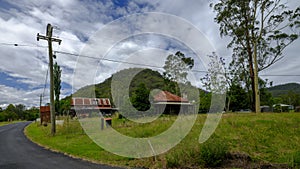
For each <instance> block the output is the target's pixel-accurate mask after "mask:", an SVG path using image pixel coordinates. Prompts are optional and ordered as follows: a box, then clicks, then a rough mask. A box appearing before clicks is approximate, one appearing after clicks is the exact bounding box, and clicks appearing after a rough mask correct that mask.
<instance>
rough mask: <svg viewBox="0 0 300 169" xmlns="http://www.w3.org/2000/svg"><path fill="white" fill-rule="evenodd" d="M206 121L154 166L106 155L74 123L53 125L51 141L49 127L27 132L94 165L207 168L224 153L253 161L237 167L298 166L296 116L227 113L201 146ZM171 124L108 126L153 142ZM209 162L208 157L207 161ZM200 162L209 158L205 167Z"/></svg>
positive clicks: (167, 119) (169, 120)
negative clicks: (152, 139) (201, 134)
mask: <svg viewBox="0 0 300 169" xmlns="http://www.w3.org/2000/svg"><path fill="white" fill-rule="evenodd" d="M206 117H207V116H206V115H201V114H200V115H198V118H197V121H196V123H195V125H194V127H193V128H192V130H191V131H190V132H189V134H188V135H187V136H186V137H185V138H183V140H182V141H181V142H180V143H179V144H178V145H176V146H175V147H174V148H172V149H171V150H170V151H168V152H166V153H164V154H162V155H159V156H157V157H156V159H157V160H156V161H154V160H153V158H143V159H128V158H123V157H119V156H116V155H114V154H111V153H109V152H106V151H105V150H103V149H102V148H100V147H98V146H97V145H96V144H95V143H94V142H93V141H92V140H91V139H90V138H89V137H88V136H87V135H85V134H84V132H83V130H82V128H81V126H80V124H79V122H78V121H76V120H70V121H69V123H64V125H63V126H57V134H56V135H55V136H54V137H53V136H51V134H50V126H47V127H44V126H39V125H37V124H36V123H32V124H31V125H29V126H28V128H26V133H27V134H28V135H29V137H30V138H31V139H32V140H34V141H35V142H38V143H40V144H41V145H46V146H47V147H50V148H51V149H55V150H58V151H62V152H65V153H67V154H71V155H74V156H77V157H80V158H85V159H89V160H92V161H97V162H101V163H106V164H117V165H123V166H125V165H128V166H129V167H132V168H136V167H138V168H167V167H168V168H201V167H204V166H205V165H207V166H208V164H209V165H210V166H214V165H216V164H214V163H215V162H214V161H211V162H210V160H211V159H212V158H215V159H217V161H219V159H223V157H224V156H223V155H224V152H230V153H231V152H233V153H237V154H238V153H240V154H246V155H247V156H250V157H251V159H253V160H252V161H251V162H250V163H251V164H248V165H247V166H243V167H241V166H239V167H237V168H245V167H249V165H252V164H253V163H256V162H257V163H256V164H254V165H253V166H256V165H257V164H258V165H259V164H260V163H262V162H263V163H264V162H265V163H271V164H278V163H280V164H289V165H290V166H296V164H297V165H299V160H298V159H299V153H297V151H299V150H300V144H299V142H298V140H299V139H300V127H298V126H299V120H300V116H299V113H280V114H277V113H262V114H252V113H247V114H236V113H234V114H227V113H226V114H224V115H223V117H222V120H221V122H220V124H219V126H218V128H217V129H216V131H215V134H214V135H213V136H212V137H211V138H210V139H209V140H208V141H207V142H205V143H203V144H199V142H198V138H199V133H200V132H201V130H202V128H203V124H204V121H205V119H206ZM175 120H176V116H166V115H164V116H162V117H159V118H158V119H157V120H155V121H153V122H152V123H148V124H147V123H144V124H141V123H134V122H132V121H130V120H127V121H126V122H125V123H124V122H123V119H118V118H117V117H116V118H113V122H112V123H113V125H112V126H113V128H114V129H115V130H117V131H119V132H120V133H122V134H124V135H127V136H131V137H151V136H154V135H158V134H160V133H161V132H163V131H165V130H166V129H168V128H169V127H170V126H171V125H172V124H173V123H174V121H175ZM201 156H203V157H201ZM208 157H211V158H209V159H207V158H208ZM203 159H207V160H206V161H207V162H206V163H207V164H206V163H205V161H204V160H203ZM237 160H239V159H237ZM224 161H225V163H227V162H228V161H227V159H223V161H222V163H221V164H223V162H224ZM219 164H220V163H219ZM155 166H156V167H155ZM220 167H226V166H223V165H221V166H220ZM233 167H234V166H230V167H229V168H233ZM209 168H213V167H209ZM257 168H259V167H257ZM295 168H296V167H295Z"/></svg>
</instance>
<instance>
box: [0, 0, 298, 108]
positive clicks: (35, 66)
mask: <svg viewBox="0 0 300 169" xmlns="http://www.w3.org/2000/svg"><path fill="white" fill-rule="evenodd" d="M211 2H212V0H189V1H186V0H176V1H174V0H164V1H159V0H148V1H147V0H131V1H129V0H81V1H79V0H25V1H19V0H0V59H1V62H0V107H5V106H7V105H8V104H25V105H26V106H27V107H30V106H38V105H39V104H40V95H41V94H42V95H43V101H42V104H46V103H48V102H49V75H48V76H47V70H48V48H47V42H46V41H44V40H40V41H37V39H36V36H37V33H40V34H41V35H45V33H46V25H47V24H48V23H51V24H52V25H53V27H54V29H53V36H54V37H55V38H59V39H61V40H62V43H61V45H58V43H55V42H53V50H54V54H55V55H56V59H54V62H57V63H58V64H59V65H60V66H61V68H62V78H61V79H62V90H61V96H60V97H61V98H63V97H65V96H67V95H70V94H71V93H72V92H74V91H76V90H78V89H79V88H80V87H83V86H85V85H89V84H93V83H99V82H102V81H104V80H105V79H106V78H108V77H110V76H111V75H112V74H113V73H115V72H116V71H118V70H121V69H124V68H129V67H133V66H139V67H144V68H149V67H150V68H152V69H155V70H158V71H161V67H162V66H163V63H164V61H165V59H166V57H167V55H169V54H171V53H174V52H176V51H177V50H180V51H182V52H184V54H185V55H186V56H190V57H193V58H194V59H195V67H196V68H195V70H198V71H199V70H200V71H202V70H207V65H208V61H207V60H206V59H205V57H203V58H199V54H200V55H207V54H208V53H211V52H214V51H215V52H217V53H218V55H220V56H222V57H223V58H225V60H226V61H227V63H229V61H230V58H231V50H230V49H227V48H226V46H227V44H228V42H229V39H228V38H221V37H220V35H219V30H218V29H219V25H218V24H216V23H215V22H214V17H215V13H214V12H213V11H212V9H211V8H210V7H209V4H210V3H211ZM287 5H288V6H290V7H295V6H300V1H298V0H290V1H287ZM195 37H199V38H195ZM199 39H200V40H199ZM14 44H18V45H17V46H16V45H14ZM299 46H300V41H299V40H297V41H295V42H294V43H293V44H292V45H290V46H289V47H287V48H286V50H285V51H284V53H283V55H284V56H285V57H284V58H283V59H282V60H280V62H277V63H276V64H274V65H273V66H271V67H270V68H268V69H267V70H265V71H263V72H260V75H261V77H262V78H263V79H269V81H273V85H279V84H284V83H291V82H296V83H300V78H299V76H276V75H300V66H299V63H300V56H299V53H300V48H299ZM70 53H71V54H73V55H70ZM129 63H135V65H133V64H129ZM270 75H272V76H270ZM274 75H275V76H274ZM201 76H203V73H202V74H201V73H199V72H198V73H194V74H193V75H189V77H190V78H191V79H193V80H192V81H193V83H194V84H195V85H198V86H199V85H201V84H200V82H199V79H200V77H201ZM46 77H47V78H46ZM45 86H46V87H45Z"/></svg>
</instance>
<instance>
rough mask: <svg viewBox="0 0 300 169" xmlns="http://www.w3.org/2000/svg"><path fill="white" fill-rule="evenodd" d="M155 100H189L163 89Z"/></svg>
mask: <svg viewBox="0 0 300 169" xmlns="http://www.w3.org/2000/svg"><path fill="white" fill-rule="evenodd" d="M154 101H155V102H188V99H185V98H182V97H179V96H177V95H175V94H172V93H170V92H168V91H161V92H159V93H158V94H156V95H155V96H154Z"/></svg>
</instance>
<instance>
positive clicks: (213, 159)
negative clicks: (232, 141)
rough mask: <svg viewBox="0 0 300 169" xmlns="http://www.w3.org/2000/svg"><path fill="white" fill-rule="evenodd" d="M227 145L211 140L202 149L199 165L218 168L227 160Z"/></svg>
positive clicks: (221, 141) (223, 142) (220, 141)
mask: <svg viewBox="0 0 300 169" xmlns="http://www.w3.org/2000/svg"><path fill="white" fill-rule="evenodd" d="M227 152H228V146H227V143H226V142H225V141H224V140H220V139H216V138H211V139H209V140H208V141H206V142H205V143H203V144H202V146H201V147H200V155H199V163H200V164H203V165H204V166H205V167H218V166H220V165H221V163H222V161H223V160H224V159H225V158H226V155H227Z"/></svg>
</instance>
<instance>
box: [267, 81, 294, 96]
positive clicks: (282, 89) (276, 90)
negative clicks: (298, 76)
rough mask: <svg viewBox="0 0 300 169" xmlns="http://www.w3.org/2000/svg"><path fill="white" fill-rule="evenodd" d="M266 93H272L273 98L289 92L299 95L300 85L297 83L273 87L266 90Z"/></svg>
mask: <svg viewBox="0 0 300 169" xmlns="http://www.w3.org/2000/svg"><path fill="white" fill-rule="evenodd" d="M268 91H269V92H271V93H272V95H273V97H279V96H281V95H284V94H287V93H288V92H289V91H293V92H294V93H297V94H300V84H298V83H287V84H283V85H278V86H273V87H270V88H268Z"/></svg>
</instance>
